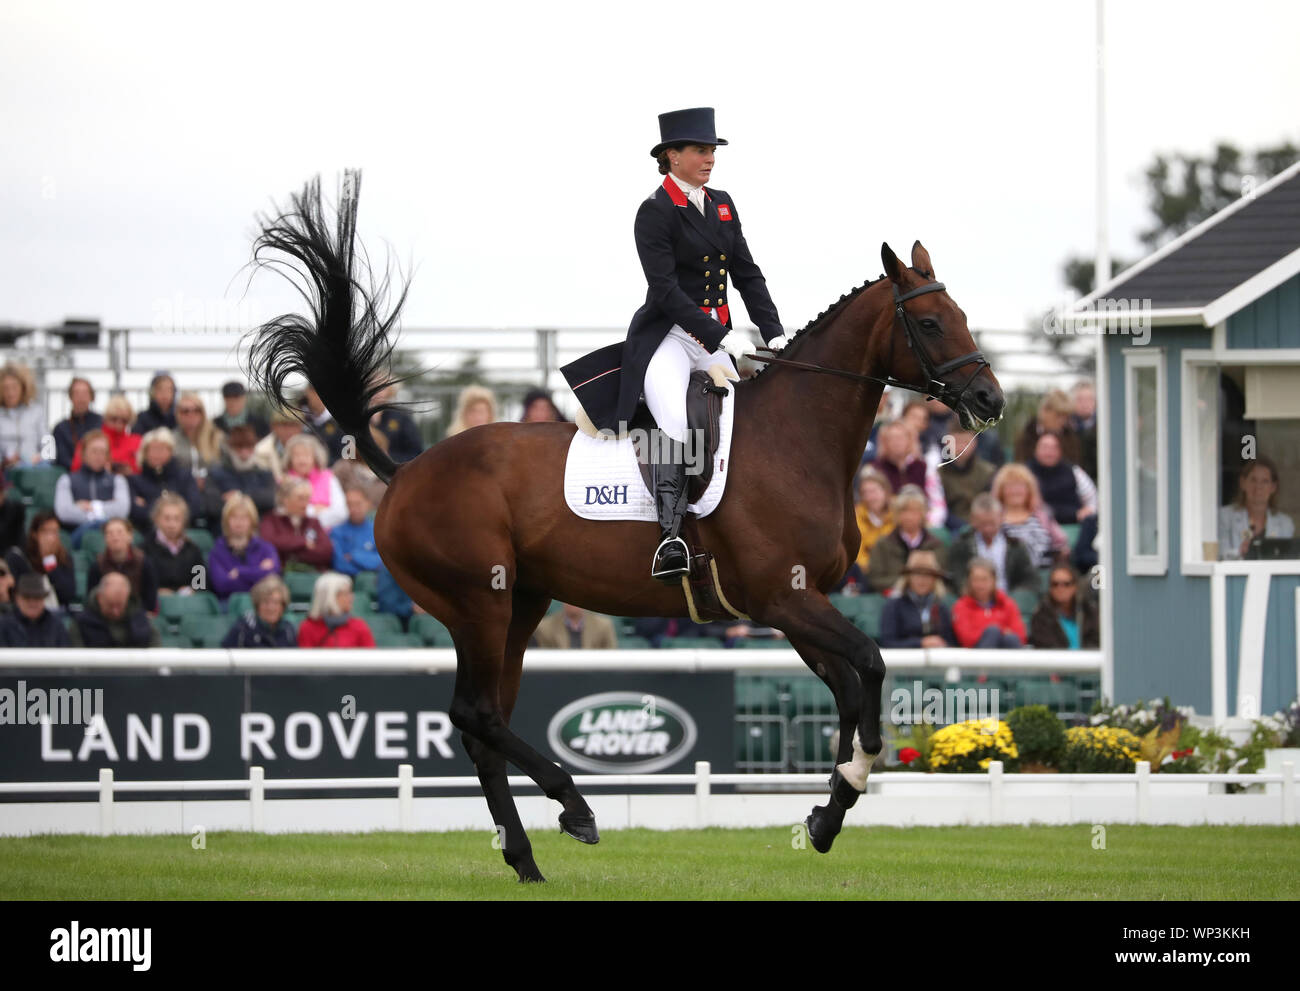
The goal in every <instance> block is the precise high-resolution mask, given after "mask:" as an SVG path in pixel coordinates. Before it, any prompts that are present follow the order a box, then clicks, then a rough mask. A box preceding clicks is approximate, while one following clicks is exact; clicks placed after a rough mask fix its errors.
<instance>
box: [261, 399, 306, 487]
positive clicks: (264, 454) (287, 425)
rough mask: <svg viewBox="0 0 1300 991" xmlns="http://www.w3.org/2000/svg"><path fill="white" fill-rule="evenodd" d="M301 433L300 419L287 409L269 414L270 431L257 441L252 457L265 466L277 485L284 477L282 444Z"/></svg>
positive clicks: (262, 466)
mask: <svg viewBox="0 0 1300 991" xmlns="http://www.w3.org/2000/svg"><path fill="white" fill-rule="evenodd" d="M300 433H302V421H301V420H299V419H297V418H296V417H295V416H294V415H293V414H292V413H290V412H288V411H287V410H278V411H277V412H275V413H272V414H271V432H270V433H269V434H267V435H266V436H265V437H263V438H262V439H261V440H260V441H258V442H257V446H256V447H254V448H253V458H254V460H255V461H256V462H257V466H258V467H259V468H265V469H266V470H267V471H269V472H270V473H271V475H272V476H273V477H274V478H275V484H276V485H279V484H280V482H281V481H282V480H283V478H284V445H285V444H287V443H289V441H290V440H292V439H293V438H294V437H297V436H298V435H299V434H300Z"/></svg>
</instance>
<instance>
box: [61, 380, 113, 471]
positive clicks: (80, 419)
mask: <svg viewBox="0 0 1300 991" xmlns="http://www.w3.org/2000/svg"><path fill="white" fill-rule="evenodd" d="M68 399H69V400H70V401H71V403H72V411H71V412H70V413H69V414H68V418H67V419H66V420H60V421H59V422H58V424H56V425H55V427H54V452H55V453H54V460H55V461H56V462H57V463H58V464H59V465H60V466H62V467H63V468H66V469H67V470H68V471H71V470H72V458H73V455H74V454H75V453H76V450H77V443H78V442H79V441H80V440H81V438H82V437H83V436H84V435H85V434H86V432H87V431H90V430H97V429H99V428H100V427H101V426H102V425H103V423H104V418H103V417H102V416H100V415H99V414H98V413H96V412H94V411H93V410H92V409H91V408H90V404H91V403H93V402H94V401H95V387H94V386H93V385H91V384H90V382H89V380H87V379H83V378H75V379H73V380H72V381H71V382H70V383H69V384H68Z"/></svg>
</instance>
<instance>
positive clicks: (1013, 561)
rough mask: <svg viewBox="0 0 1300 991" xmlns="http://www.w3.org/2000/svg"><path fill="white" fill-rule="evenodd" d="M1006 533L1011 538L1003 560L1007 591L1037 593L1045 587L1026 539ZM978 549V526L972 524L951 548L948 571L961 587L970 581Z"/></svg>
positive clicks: (1008, 539) (1007, 538) (954, 541)
mask: <svg viewBox="0 0 1300 991" xmlns="http://www.w3.org/2000/svg"><path fill="white" fill-rule="evenodd" d="M1002 536H1003V537H1005V538H1006V541H1007V553H1006V557H1005V558H1004V559H1003V562H1002V566H1003V568H1004V569H1005V571H1006V575H1005V578H1006V583H1007V591H1008V592H1018V591H1021V590H1024V591H1029V592H1033V593H1034V594H1035V595H1037V594H1038V593H1039V592H1040V591H1041V590H1042V587H1043V586H1042V578H1041V577H1040V575H1039V573H1038V569H1037V568H1035V567H1034V556H1033V555H1032V554H1030V553H1029V548H1028V547H1026V546H1025V542H1024V541H1023V540H1019V539H1018V538H1016V537H1013V536H1011V534H1009V533H1005V532H1004V533H1003V534H1002ZM975 551H976V543H975V528H974V527H970V526H968V527H966V529H964V530H963V531H962V532H961V533H959V534H958V535H957V537H956V539H955V540H953V542H952V546H951V547H949V548H948V568H949V572H948V573H949V574H951V575H952V579H953V583H954V584H956V585H958V586H960V585H961V584H962V583H963V582H964V581H965V580H966V566H967V565H968V564H970V562H971V559H972V558H974V557H977V556H978V555H977V554H976V552H975Z"/></svg>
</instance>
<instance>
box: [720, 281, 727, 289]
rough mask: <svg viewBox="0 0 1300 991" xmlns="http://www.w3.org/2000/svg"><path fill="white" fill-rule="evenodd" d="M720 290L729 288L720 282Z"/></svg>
mask: <svg viewBox="0 0 1300 991" xmlns="http://www.w3.org/2000/svg"><path fill="white" fill-rule="evenodd" d="M718 288H719V289H726V288H727V287H726V286H724V285H723V284H722V283H721V282H719V283H718Z"/></svg>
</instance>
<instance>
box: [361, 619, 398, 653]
mask: <svg viewBox="0 0 1300 991" xmlns="http://www.w3.org/2000/svg"><path fill="white" fill-rule="evenodd" d="M356 616H357V618H358V619H360V620H362V621H363V622H364V623H365V624H366V625H367V626H368V627H370V632H371V633H373V634H374V636H375V639H376V640H378V639H379V634H380V633H385V634H392V633H401V632H402V621H401V620H400V619H398V618H397V617H396V616H394V615H393V614H392V613H390V612H374V613H357V614H356ZM402 646H406V644H403V645H402Z"/></svg>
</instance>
